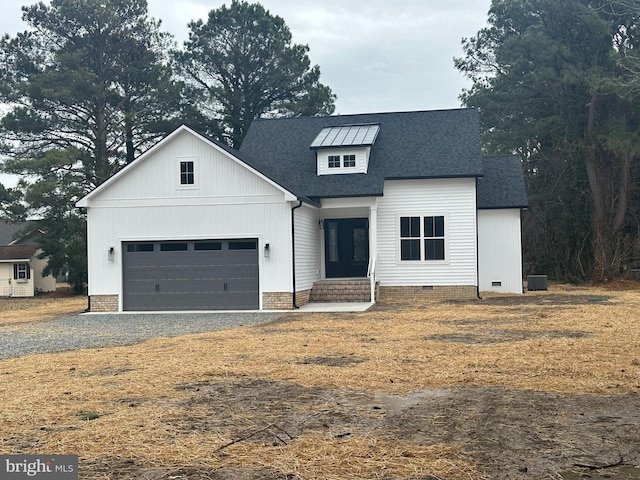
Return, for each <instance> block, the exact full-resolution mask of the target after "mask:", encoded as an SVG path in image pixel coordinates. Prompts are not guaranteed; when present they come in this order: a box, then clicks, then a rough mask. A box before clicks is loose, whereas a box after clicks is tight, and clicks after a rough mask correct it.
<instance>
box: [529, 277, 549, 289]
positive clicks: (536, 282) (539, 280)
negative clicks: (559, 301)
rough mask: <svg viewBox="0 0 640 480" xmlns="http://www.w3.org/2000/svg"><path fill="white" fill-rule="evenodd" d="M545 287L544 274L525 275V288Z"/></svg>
mask: <svg viewBox="0 0 640 480" xmlns="http://www.w3.org/2000/svg"><path fill="white" fill-rule="evenodd" d="M546 289H547V276H546V275H528V276H527V290H529V291H530V292H531V291H534V290H546Z"/></svg>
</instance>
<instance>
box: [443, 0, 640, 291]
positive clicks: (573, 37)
mask: <svg viewBox="0 0 640 480" xmlns="http://www.w3.org/2000/svg"><path fill="white" fill-rule="evenodd" d="M630 3H634V4H636V5H635V8H626V7H629V4H630ZM639 22H640V9H638V8H637V2H635V1H631V0H563V1H561V2H559V1H557V0H493V2H492V5H491V9H490V11H489V27H488V28H485V29H483V30H481V31H480V32H478V34H477V35H476V36H475V37H473V38H469V39H465V40H464V41H463V46H464V50H465V57H464V58H460V59H456V66H457V68H458V69H459V70H461V71H462V72H463V73H465V74H466V75H467V76H468V77H469V78H471V79H472V80H473V87H472V88H471V89H470V90H468V91H465V92H464V93H463V94H462V96H461V98H462V100H463V102H464V104H465V105H467V106H474V107H478V108H479V110H480V113H481V121H482V129H483V134H484V141H485V148H486V149H487V150H490V151H492V152H496V153H500V152H513V151H516V152H518V153H520V154H521V156H522V158H523V162H524V169H525V172H526V174H527V179H528V188H529V196H530V212H529V217H528V223H527V224H525V245H526V246H527V247H528V248H529V250H528V252H529V256H528V258H527V259H526V260H528V261H527V262H526V263H527V264H528V265H530V266H536V267H538V268H544V269H547V271H551V272H553V273H556V274H558V275H561V276H562V275H567V274H571V275H585V276H589V277H591V278H592V279H594V280H596V281H605V280H607V279H610V278H611V277H612V276H613V275H615V274H617V273H619V272H620V271H621V269H622V267H623V262H621V258H622V257H621V255H620V254H621V252H622V250H621V249H622V247H623V245H624V243H625V242H624V230H625V226H628V224H629V218H630V217H629V212H630V205H629V201H630V198H631V193H632V192H631V178H632V174H633V171H632V168H631V167H632V165H633V164H634V163H637V161H638V158H639V155H640V137H639V132H640V109H639V108H638V107H639V104H638V102H637V95H638V93H639V92H640V89H637V86H638V85H639V84H638V83H635V84H634V77H633V69H634V66H635V65H637V63H636V59H637V51H638V48H639V47H640V44H639V38H638V27H639V26H640V23H639ZM635 80H637V77H636V78H635ZM525 251H527V249H525ZM532 252H533V255H531V253H532ZM554 270H555V271H554Z"/></svg>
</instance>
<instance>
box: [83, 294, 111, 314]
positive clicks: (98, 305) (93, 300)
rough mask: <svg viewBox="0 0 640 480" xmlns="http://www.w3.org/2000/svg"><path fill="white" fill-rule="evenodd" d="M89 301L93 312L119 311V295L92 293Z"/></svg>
mask: <svg viewBox="0 0 640 480" xmlns="http://www.w3.org/2000/svg"><path fill="white" fill-rule="evenodd" d="M89 302H90V303H89V304H90V305H91V311H92V312H117V311H118V295H91V296H90V297H89Z"/></svg>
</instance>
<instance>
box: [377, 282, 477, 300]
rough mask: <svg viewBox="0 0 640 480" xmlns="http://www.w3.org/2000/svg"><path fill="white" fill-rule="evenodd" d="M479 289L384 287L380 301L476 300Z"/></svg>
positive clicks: (465, 286)
mask: <svg viewBox="0 0 640 480" xmlns="http://www.w3.org/2000/svg"><path fill="white" fill-rule="evenodd" d="M476 298H478V289H477V288H476V287H475V286H474V285H468V286H467V285H463V286H440V287H383V286H381V287H380V289H379V299H380V301H382V302H384V301H387V302H394V301H398V302H411V301H424V300H474V299H476Z"/></svg>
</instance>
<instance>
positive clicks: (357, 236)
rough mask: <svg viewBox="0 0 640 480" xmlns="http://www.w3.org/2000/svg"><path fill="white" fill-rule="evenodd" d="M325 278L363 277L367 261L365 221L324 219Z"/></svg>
mask: <svg viewBox="0 0 640 480" xmlns="http://www.w3.org/2000/svg"><path fill="white" fill-rule="evenodd" d="M324 245H325V252H324V253H325V267H326V272H327V278H340V277H366V276H367V266H368V264H369V221H368V220H367V219H366V218H341V219H335V220H325V221H324Z"/></svg>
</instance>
